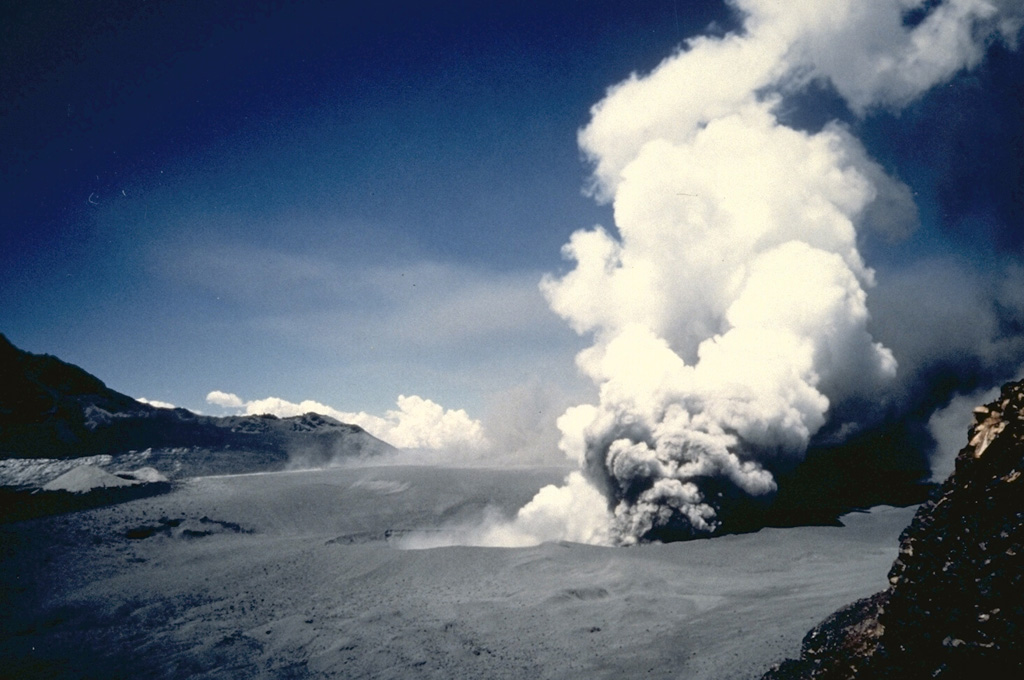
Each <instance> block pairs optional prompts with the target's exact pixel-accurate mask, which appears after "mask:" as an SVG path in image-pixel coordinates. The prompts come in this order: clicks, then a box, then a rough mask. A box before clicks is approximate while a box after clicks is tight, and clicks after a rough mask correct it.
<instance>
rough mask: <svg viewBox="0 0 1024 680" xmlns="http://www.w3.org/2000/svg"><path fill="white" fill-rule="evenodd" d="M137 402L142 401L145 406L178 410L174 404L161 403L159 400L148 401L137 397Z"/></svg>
mask: <svg viewBox="0 0 1024 680" xmlns="http://www.w3.org/2000/svg"><path fill="white" fill-rule="evenodd" d="M135 401H141V402H142V403H143V404H149V405H150V406H155V407H156V408H177V407H176V406H175V405H174V404H172V403H170V402H166V401H159V400H157V399H146V398H145V397H136V398H135Z"/></svg>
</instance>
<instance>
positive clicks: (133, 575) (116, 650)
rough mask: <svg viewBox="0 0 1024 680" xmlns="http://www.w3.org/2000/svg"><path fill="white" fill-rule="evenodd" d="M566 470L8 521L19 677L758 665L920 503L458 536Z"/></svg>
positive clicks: (342, 472) (186, 499) (225, 490)
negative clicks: (645, 535)
mask: <svg viewBox="0 0 1024 680" xmlns="http://www.w3.org/2000/svg"><path fill="white" fill-rule="evenodd" d="M564 473H565V471H564V470H562V469H554V468H522V469H493V468H461V469H455V468H441V467H415V466H381V467H351V468H335V469H330V470H320V471H302V472H279V473H267V474H251V475H235V476H219V477H200V478H193V479H189V480H187V481H184V482H182V483H180V484H179V485H178V486H177V487H176V488H175V490H174V491H172V492H171V493H169V494H166V495H162V496H155V497H150V498H144V499H139V500H134V501H131V502H127V503H122V504H119V505H114V506H109V507H104V508H99V509H94V510H88V511H83V512H78V513H71V514H66V515H61V516H54V517H48V518H42V519H36V520H30V521H26V522H20V523H15V524H8V525H5V526H3V527H0V546H2V548H0V550H2V556H0V560H2V561H0V573H2V574H3V575H4V578H3V579H2V586H0V587H2V588H3V590H4V592H3V598H2V599H3V600H4V601H5V603H6V604H5V606H4V608H3V613H2V614H0V657H2V658H3V659H4V660H5V661H4V669H3V670H2V671H0V675H4V676H6V677H12V678H13V677H20V678H28V677H95V678H116V677H131V678H138V677H164V678H169V677H178V678H184V677H206V678H246V677H274V678H281V677H285V678H304V677H339V678H576V677H592V678H600V677H605V678H639V677H642V678H691V679H697V678H754V677H758V676H759V675H760V674H761V673H763V672H764V671H765V670H767V669H768V667H769V666H770V665H771V664H772V663H773V662H777V661H779V660H781V659H783V658H785V657H786V656H794V655H796V654H797V652H798V650H799V644H800V639H801V638H802V637H803V635H804V633H805V632H806V631H807V630H808V629H809V628H810V627H811V626H813V625H814V624H816V623H817V622H819V621H820V620H821V619H822V618H823V617H825V616H827V615H828V614H829V613H831V612H832V611H833V610H835V609H836V608H837V607H839V606H841V605H843V604H846V603H848V602H850V601H851V600H853V599H856V598H859V597H862V596H866V595H868V594H870V593H873V592H876V591H877V590H879V589H881V588H883V587H884V586H885V584H886V572H887V570H888V567H889V564H890V563H891V562H892V560H893V558H894V557H895V554H896V547H897V537H898V535H899V532H900V531H901V529H902V528H903V527H904V526H905V525H906V524H907V523H908V522H909V520H910V518H911V515H912V513H913V509H912V508H903V509H894V508H887V507H883V508H876V509H874V510H872V511H871V512H869V513H855V514H851V515H847V516H845V517H844V518H843V523H844V524H845V526H842V527H839V526H821V527H801V528H793V529H764V530H761V531H759V532H757V533H751V534H741V535H732V536H723V537H718V538H715V539H709V540H697V541H689V542H683V543H672V544H644V545H637V546H632V547H629V548H622V547H615V548H613V547H599V546H590V545H583V544H578V543H569V542H548V543H543V544H541V545H536V546H531V547H520V548H498V547H479V546H467V545H448V546H443V547H435V548H426V549H410V548H411V546H416V545H422V544H431V543H432V544H440V543H445V542H457V541H458V540H459V537H460V536H464V535H466V534H467V530H470V529H472V528H474V527H478V526H479V525H480V523H481V522H483V521H486V520H487V518H491V519H492V520H493V518H495V517H500V516H502V515H506V516H507V515H511V514H512V513H514V512H515V511H516V509H517V508H519V507H520V506H522V505H523V504H524V503H526V502H527V501H528V500H529V499H530V498H531V497H532V496H533V495H534V493H535V492H536V490H537V488H538V487H540V486H543V485H545V484H549V483H556V482H558V481H559V480H561V479H562V477H563V476H564Z"/></svg>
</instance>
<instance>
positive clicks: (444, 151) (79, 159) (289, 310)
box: [0, 0, 1024, 411]
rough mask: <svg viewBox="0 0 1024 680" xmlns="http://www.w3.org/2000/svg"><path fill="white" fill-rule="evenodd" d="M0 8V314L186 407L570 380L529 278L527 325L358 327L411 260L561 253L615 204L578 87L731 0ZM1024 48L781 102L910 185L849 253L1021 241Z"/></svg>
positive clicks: (479, 393) (556, 327)
mask: <svg viewBox="0 0 1024 680" xmlns="http://www.w3.org/2000/svg"><path fill="white" fill-rule="evenodd" d="M0 12H2V14H0V155H2V156H0V157H2V163H0V173H2V175H0V186H3V187H4V198H3V200H2V201H0V332H4V333H6V334H7V335H8V337H10V339H11V340H12V341H13V342H14V343H15V344H17V345H19V346H21V347H23V348H25V349H28V350H30V351H34V352H48V353H53V354H56V355H58V356H61V357H62V358H65V359H67V360H69V361H72V362H75V363H77V364H79V365H81V366H83V367H84V368H86V369H87V370H89V371H91V372H93V373H95V374H97V375H98V376H100V377H101V378H102V379H104V380H106V381H107V383H108V384H110V385H111V386H112V387H114V388H115V389H118V390H121V391H124V392H127V393H129V394H131V395H133V396H145V397H148V398H151V399H161V400H165V401H171V402H173V403H175V404H178V405H182V406H187V407H190V408H194V409H202V408H204V406H205V405H204V403H203V397H204V396H205V394H206V393H207V392H208V391H210V390H213V389H222V390H227V391H234V392H238V393H239V394H242V395H243V396H245V397H247V398H260V397H265V396H268V395H274V396H281V397H284V398H288V399H292V400H300V399H303V398H312V399H317V400H319V401H322V402H325V403H328V404H331V405H334V406H336V407H338V408H342V409H348V410H359V409H366V410H371V411H380V410H381V409H383V408H386V407H387V406H389V405H391V404H392V403H393V400H394V398H395V396H396V395H397V394H398V393H400V392H405V393H416V394H421V395H423V396H426V397H430V398H433V399H436V400H437V401H439V402H441V403H443V404H445V405H446V406H451V407H456V408H458V407H464V406H468V407H470V408H471V409H477V410H479V408H481V407H482V406H483V405H485V404H486V403H487V400H488V398H489V395H492V394H493V393H495V392H496V391H498V390H500V389H502V386H505V385H508V386H511V385H512V384H513V383H515V382H516V381H517V380H531V379H534V380H551V381H563V382H566V384H569V383H570V382H571V381H572V376H573V373H574V370H573V366H572V356H573V353H574V352H575V351H576V349H578V348H579V347H580V346H581V345H580V341H579V340H578V339H576V338H575V336H574V335H573V334H572V332H571V331H570V330H569V329H568V328H567V327H565V325H564V324H563V323H562V322H560V321H559V320H558V319H557V318H555V317H554V315H553V314H550V313H549V312H546V310H544V309H543V302H542V301H541V302H539V303H538V304H537V305H536V306H535V309H536V310H537V318H536V320H535V322H534V321H532V320H531V321H529V322H519V321H517V320H516V319H512V320H511V321H509V322H508V323H507V324H503V323H502V322H500V321H494V320H493V319H490V320H491V321H493V322H494V328H493V329H491V330H488V331H486V332H484V331H481V333H480V334H473V333H466V332H465V330H464V329H459V328H455V329H454V330H452V331H451V332H447V331H444V330H443V329H442V331H440V332H439V334H438V336H437V337H436V338H434V339H431V338H429V337H428V336H430V335H431V334H432V333H433V332H434V330H435V329H433V328H431V321H430V319H429V318H426V319H418V322H420V323H422V327H421V328H418V329H417V328H411V329H410V330H409V333H408V337H405V336H404V335H403V337H402V338H401V339H398V340H395V339H393V338H392V337H388V336H387V335H386V334H383V333H377V330H378V329H377V328H375V327H374V324H375V323H377V322H380V321H381V319H382V318H383V317H382V316H381V315H382V314H384V312H382V311H381V310H382V309H383V310H386V309H389V308H388V305H389V304H391V305H393V306H394V308H395V309H398V308H401V309H400V311H398V312H394V314H392V315H391V316H388V317H387V318H388V319H391V320H394V319H396V318H397V319H401V318H414V316H415V315H413V316H409V314H410V311H409V310H410V308H415V306H416V305H417V304H421V303H420V302H419V301H420V299H421V298H419V297H417V295H420V294H421V293H420V292H414V291H412V288H411V287H412V286H415V285H416V281H419V282H420V285H424V286H434V287H436V288H437V290H438V291H439V292H438V293H437V295H441V296H443V294H444V286H447V285H450V286H452V287H453V289H458V288H459V286H460V285H462V284H460V281H461V282H465V281H467V280H471V281H475V282H477V283H478V284H480V285H481V286H484V287H487V286H490V288H489V290H490V289H493V288H495V287H497V288H498V289H500V288H501V287H502V286H504V285H507V286H509V288H510V289H516V290H519V289H520V288H522V285H521V284H522V282H523V281H527V282H533V281H536V280H537V279H539V277H540V275H541V274H542V273H543V272H554V271H559V270H560V269H562V268H564V267H565V266H566V265H565V264H564V263H563V262H562V261H561V259H560V254H559V252H560V248H561V246H562V244H564V243H565V242H566V241H567V239H568V237H569V235H570V233H571V232H573V231H574V230H576V229H579V228H583V227H589V226H591V225H593V224H594V223H597V222H601V223H603V224H605V225H607V226H610V225H611V215H610V209H609V208H608V207H607V206H599V205H597V204H596V203H595V202H594V201H593V200H592V199H590V198H588V197H587V196H585V195H584V193H583V191H582V188H583V187H584V185H585V183H586V179H587V174H588V168H587V166H586V164H585V162H584V161H583V160H582V159H581V158H580V155H579V151H578V148H577V145H576V132H577V130H578V129H579V128H580V127H581V126H583V125H584V124H585V123H586V122H587V120H588V118H589V109H590V107H591V106H592V105H593V104H595V103H596V102H597V101H599V100H600V99H601V97H602V96H603V94H604V92H605V90H606V88H608V87H609V86H611V85H613V84H615V83H616V82H619V81H621V80H622V79H623V78H625V77H627V76H628V75H629V74H630V73H631V72H634V71H636V72H641V73H642V72H646V71H649V70H650V69H651V68H653V67H654V66H655V65H656V64H657V63H658V62H659V61H661V60H662V59H663V58H665V57H666V56H668V55H669V54H670V53H671V52H672V51H673V50H674V49H676V47H677V46H678V45H679V44H680V43H681V41H682V40H684V39H685V38H687V37H689V36H693V35H695V34H697V33H706V32H712V33H718V34H721V33H723V32H724V31H727V30H730V29H734V28H735V27H736V25H737V24H736V17H735V16H734V15H733V14H732V13H731V11H730V10H729V8H728V7H726V6H725V5H724V4H723V3H720V2H710V1H709V2H684V1H683V0H678V1H673V0H650V1H646V2H645V1H637V0H621V1H615V0H595V1H589V0H551V1H548V2H504V1H500V2H474V1H465V2H457V1H453V0H425V1H423V2H416V3H411V2H399V1H394V0H392V1H384V2H376V3H365V4H358V5H357V4H354V3H347V2H304V3H288V2H269V1H265V2H251V3H236V2H223V1H219V0H207V1H204V2H198V1H192V2H189V1H184V2H159V1H152V0H151V1H149V2H146V1H143V0H134V1H129V0H112V1H106V2H74V1H58V0H53V1H50V2H45V3H43V2H19V1H9V2H5V3H3V5H2V9H0ZM1022 64H1024V61H1022V59H1021V56H1020V53H1019V52H1010V51H1008V50H1006V49H1003V48H1000V47H996V48H994V50H993V52H992V54H991V55H990V57H989V58H988V60H987V63H986V66H985V68H983V69H980V70H978V71H976V72H972V73H969V74H962V75H961V76H958V77H957V78H956V79H955V80H954V81H953V82H952V83H950V84H948V85H945V86H943V87H941V88H939V89H937V90H936V91H934V92H932V93H930V94H929V95H927V96H926V97H925V98H924V99H922V100H921V101H919V102H917V103H915V104H913V105H912V106H911V107H910V108H908V109H907V110H905V111H903V112H902V113H900V114H899V115H895V114H891V113H886V112H875V113H874V114H872V115H870V116H868V117H867V118H866V119H864V120H858V119H855V118H854V117H853V116H851V115H850V114H849V112H848V111H847V110H846V109H845V107H844V106H843V104H842V102H841V101H840V100H839V99H838V98H836V97H835V96H830V95H829V92H828V90H827V88H822V89H821V90H820V91H817V92H814V93H812V94H813V95H814V96H811V95H804V96H801V97H795V98H794V100H793V102H791V106H790V107H789V108H788V109H787V110H788V111H790V113H789V114H788V115H789V117H790V120H789V122H790V123H791V124H794V125H799V126H804V127H808V128H815V127H820V126H821V125H822V124H824V123H825V122H826V121H828V120H830V119H832V118H839V119H842V120H845V121H847V122H848V123H849V124H850V125H851V126H852V127H853V129H854V131H855V132H856V133H857V134H858V136H860V137H861V138H862V139H863V140H864V142H865V144H866V145H867V146H868V149H869V151H870V152H871V154H872V155H873V156H874V157H876V158H877V159H879V160H880V162H882V164H883V165H884V166H885V167H887V168H888V169H889V170H890V171H892V172H893V173H894V174H897V175H898V176H900V177H901V178H902V179H904V180H905V181H907V182H908V183H910V184H911V186H912V188H913V189H914V190H915V192H916V193H917V197H918V201H919V208H920V210H921V214H922V217H923V220H924V226H923V228H922V229H921V230H920V231H919V232H918V233H917V234H916V235H915V236H914V237H913V238H911V239H910V240H909V241H907V242H905V243H902V244H898V245H891V244H884V243H881V242H877V241H876V242H871V243H866V244H865V246H864V251H865V256H866V259H867V260H868V262H869V264H872V265H874V266H876V267H878V268H879V271H880V274H883V275H884V273H885V271H886V268H896V267H899V266H901V265H902V264H904V263H906V262H907V261H910V260H913V259H914V258H916V257H921V256H923V255H924V254H934V253H943V252H958V253H966V254H967V256H969V257H971V258H974V259H975V260H976V261H978V262H985V261H988V260H991V261H993V262H995V261H997V260H999V259H1000V258H1002V257H1010V256H1012V257H1016V256H1018V255H1019V254H1020V249H1021V247H1022V245H1024V230H1022V229H1021V225H1022V218H1024V208H1022V195H1021V192H1022V189H1021V187H1022V186H1024V161H1022V159H1024V141H1022V133H1024V95H1022V92H1024V87H1022V81H1024V76H1022V74H1024V70H1022ZM371 265H372V266H376V267H378V268H384V269H386V270H388V272H390V274H388V275H386V276H383V278H382V279H375V278H374V277H375V276H378V274H379V272H376V270H374V271H368V269H373V267H372V266H371ZM406 272H408V279H407V278H406V274H405V273H406ZM349 274H351V275H349ZM413 279H416V280H415V281H414V280H413ZM375 281H376V282H377V283H375ZM396 281H397V282H402V281H409V284H408V285H409V286H410V288H409V290H407V291H404V292H403V291H402V290H398V289H397V286H398V285H399V284H396V283H395V282H396ZM403 285H404V284H403ZM529 285H530V286H532V285H533V284H532V283H530V284H529ZM382 291H384V292H385V293H386V294H385V295H384V298H386V299H382V298H381V297H380V296H381V292H382ZM537 297H538V299H539V293H538V294H537ZM431 299H434V298H431ZM435 302H436V299H435ZM403 305H405V306H403ZM524 309H534V307H530V305H529V304H528V303H523V306H522V309H520V312H519V313H525V312H523V311H522V310H524ZM324 310H329V312H330V313H329V314H327V315H324V314H323V311H324ZM402 310H404V311H402ZM413 311H414V310H413ZM498 311H500V310H498ZM402 314H405V315H406V316H405V317H403V316H402ZM481 314H482V316H483V317H487V318H490V317H489V316H488V315H487V314H486V313H485V312H481ZM495 314H497V312H495ZM385 316H386V315H385ZM455 325H456V326H457V325H458V324H455Z"/></svg>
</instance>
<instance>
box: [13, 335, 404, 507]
mask: <svg viewBox="0 0 1024 680" xmlns="http://www.w3.org/2000/svg"><path fill="white" fill-rule="evenodd" d="M391 451H394V448H393V447H391V446H390V445H389V444H386V443H385V442H383V441H381V440H379V439H377V438H376V437H373V436H372V435H370V434H369V433H367V432H366V431H364V430H363V429H362V428H360V427H358V426H356V425H348V424H345V423H340V422H338V421H336V420H334V419H332V418H328V417H326V416H322V415H319V414H316V413H307V414H305V415H303V416H297V417H293V418H278V417H276V416H272V415H261V416H231V417H226V418H216V417H211V416H202V415H197V414H195V413H192V412H191V411H188V410H186V409H182V408H177V409H165V408H157V407H154V406H151V405H149V404H144V403H141V402H139V401H136V400H135V399H132V398H131V397H129V396H127V395H124V394H121V393H120V392H116V391H114V390H112V389H110V388H109V387H107V386H106V385H105V384H104V383H103V382H102V381H101V380H100V379H98V378H96V377H95V376H93V375H90V374H89V373H87V372H86V371H84V370H82V369H81V368H79V367H78V366H74V365H72V364H68V363H65V362H64V361H61V360H60V359H58V358H56V357H53V356H49V355H36V354H31V353H29V352H25V351H22V350H20V349H18V348H17V347H15V346H14V345H13V344H11V343H10V341H9V340H8V339H7V338H6V337H4V336H3V335H2V334H0V459H8V460H7V463H8V464H9V463H11V462H12V461H11V460H10V459H24V462H26V463H28V462H31V459H51V460H52V459H66V458H81V457H85V456H97V455H102V456H103V457H104V460H105V461H106V462H105V463H103V462H101V463H99V464H100V465H101V466H104V467H109V468H110V469H111V471H116V470H117V469H118V466H120V467H121V468H122V469H123V467H124V466H127V465H130V466H134V467H138V466H140V465H146V466H151V467H154V468H157V469H158V470H159V471H160V472H162V473H164V474H166V475H168V476H169V477H171V478H172V479H173V478H175V477H183V476H193V475H200V474H217V473H240V472H255V471H265V470H280V469H284V468H285V467H287V466H289V465H293V466H315V465H323V464H326V463H330V462H334V461H338V460H342V459H348V458H365V457H370V456H376V455H379V454H382V453H387V452H391ZM92 464H97V463H95V462H93V463H92ZM8 467H10V465H8ZM22 467H25V466H24V465H23V466H22ZM56 467H59V466H56ZM66 467H67V466H66V465H65V466H64V469H66ZM43 481H47V480H43ZM4 486H7V487H8V488H7V489H6V490H4V493H5V494H8V493H12V492H11V489H10V487H12V486H24V485H19V484H18V483H17V482H13V483H12V481H11V480H10V479H3V478H0V488H2V487H4ZM36 486H38V485H36ZM0 495H2V494H0ZM0 500H2V499H0ZM8 500H10V499H8ZM5 505H6V506H8V507H6V508H5V507H3V506H5ZM12 505H13V501H12V502H11V503H4V502H0V518H2V517H3V515H4V514H5V510H10V509H11V508H10V506H12Z"/></svg>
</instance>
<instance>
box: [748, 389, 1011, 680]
mask: <svg viewBox="0 0 1024 680" xmlns="http://www.w3.org/2000/svg"><path fill="white" fill-rule="evenodd" d="M975 417H976V424H975V426H974V427H972V428H971V431H970V433H969V443H968V445H967V446H966V447H964V449H963V450H961V451H960V453H959V455H958V457H957V461H956V469H955V471H954V472H953V474H952V475H950V477H949V478H948V479H947V480H946V481H945V482H944V483H943V484H942V486H941V487H940V488H939V489H938V490H937V492H936V493H935V494H934V495H933V497H932V498H931V499H930V500H929V501H928V502H927V503H925V504H924V505H922V506H921V508H920V509H919V510H918V512H917V514H916V515H915V516H914V519H913V521H912V522H911V524H910V526H909V527H907V529H906V530H904V532H903V535H902V536H901V539H900V552H899V557H898V558H897V559H896V561H895V562H894V563H893V566H892V569H891V570H890V572H889V583H890V586H889V588H888V589H887V590H885V591H883V592H881V593H878V594H876V595H874V596H872V597H870V598H867V599H865V600H861V601H859V602H855V603H854V604H852V605H850V606H849V607H847V608H845V609H843V610H840V611H839V612H836V613H835V614H833V615H832V616H830V617H829V618H827V619H826V620H825V621H823V622H822V623H821V624H819V625H818V626H817V627H815V628H814V629H813V630H811V632H810V633H808V634H807V636H806V637H805V638H804V641H803V649H802V652H801V656H800V659H798V660H789V661H786V662H784V663H782V664H780V665H779V666H777V667H775V668H773V669H772V670H771V671H770V672H769V673H768V674H766V675H765V676H764V679H765V680H797V679H809V678H828V679H830V680H831V679H836V680H838V679H845V678H966V677H985V678H1021V677H1024V382H1018V383H1011V384H1007V385H1005V386H1004V387H1003V389H1002V393H1001V395H1000V397H999V399H998V400H996V401H995V402H993V403H991V404H988V405H986V406H982V407H979V408H977V409H976V410H975Z"/></svg>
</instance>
